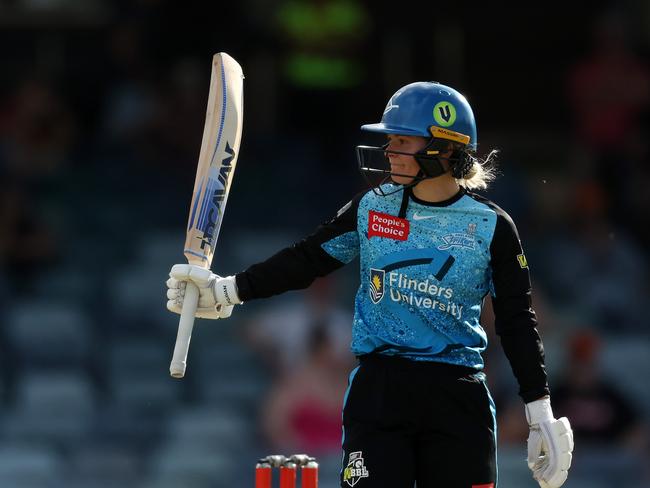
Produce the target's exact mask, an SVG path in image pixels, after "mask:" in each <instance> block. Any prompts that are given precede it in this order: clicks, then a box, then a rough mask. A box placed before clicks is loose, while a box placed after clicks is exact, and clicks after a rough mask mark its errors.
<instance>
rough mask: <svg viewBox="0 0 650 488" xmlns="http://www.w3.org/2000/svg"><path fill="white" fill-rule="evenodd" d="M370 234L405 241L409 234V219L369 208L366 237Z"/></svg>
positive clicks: (369, 236) (370, 235)
mask: <svg viewBox="0 0 650 488" xmlns="http://www.w3.org/2000/svg"><path fill="white" fill-rule="evenodd" d="M372 236H377V237H385V238H387V239H395V240H397V241H405V240H406V239H408V236H409V221H408V220H406V219H401V218H399V217H395V216H393V215H389V214H385V213H381V212H375V211H374V210H370V212H368V239H370V238H371V237H372Z"/></svg>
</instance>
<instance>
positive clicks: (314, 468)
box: [300, 461, 318, 488]
mask: <svg viewBox="0 0 650 488" xmlns="http://www.w3.org/2000/svg"><path fill="white" fill-rule="evenodd" d="M300 477H301V478H302V488H318V464H317V463H316V461H309V462H308V463H307V464H306V465H304V466H303V467H302V468H301V469H300Z"/></svg>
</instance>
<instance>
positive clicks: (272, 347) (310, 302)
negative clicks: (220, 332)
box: [246, 276, 352, 375]
mask: <svg viewBox="0 0 650 488" xmlns="http://www.w3.org/2000/svg"><path fill="white" fill-rule="evenodd" d="M335 280H336V277H332V276H328V277H325V278H319V279H318V280H316V282H315V283H314V284H313V285H312V286H311V287H309V288H308V289H307V290H305V291H304V292H303V296H301V297H300V298H299V299H298V300H297V301H294V302H291V303H289V304H287V305H279V306H277V307H274V308H267V309H265V310H264V312H262V314H261V315H259V316H256V317H254V318H253V319H252V320H251V321H250V322H249V324H248V326H247V327H246V334H247V339H248V341H249V343H250V344H251V346H252V347H253V348H255V349H257V351H258V352H260V354H262V356H263V357H264V359H265V360H266V361H267V363H268V364H270V365H271V367H272V368H273V369H274V370H275V371H276V372H277V373H278V374H280V375H283V374H287V373H288V372H290V371H293V370H294V369H296V368H300V367H301V366H302V365H303V364H304V363H305V361H307V359H308V357H309V355H310V341H312V340H313V337H312V336H313V334H314V331H315V330H320V331H321V333H322V334H325V336H326V340H327V343H328V344H329V347H330V349H331V354H335V355H336V356H337V357H338V358H339V359H340V360H341V361H343V362H345V361H346V360H348V359H349V358H351V353H350V342H351V341H352V312H351V311H348V310H344V309H342V308H340V307H339V306H337V305H336V302H335V300H334V297H333V293H334V287H335V286H336V285H335V283H336V281H335Z"/></svg>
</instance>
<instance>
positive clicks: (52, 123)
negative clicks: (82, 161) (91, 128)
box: [0, 76, 77, 182]
mask: <svg viewBox="0 0 650 488" xmlns="http://www.w3.org/2000/svg"><path fill="white" fill-rule="evenodd" d="M0 110H1V111H2V112H3V113H0V120H2V121H3V124H2V125H3V127H2V128H1V129H2V131H1V132H0V144H1V145H2V146H3V150H2V152H3V156H4V158H5V159H6V160H5V165H6V166H7V168H8V169H9V171H11V172H12V173H14V174H16V175H21V176H23V177H24V178H25V179H28V180H30V181H37V182H38V181H40V180H43V179H47V178H49V177H52V176H54V177H58V176H59V174H58V173H59V172H60V171H61V170H62V169H65V167H66V165H67V164H68V163H69V157H70V153H71V151H72V149H73V147H74V143H75V136H76V132H77V130H76V122H75V117H74V115H73V113H72V111H71V109H70V107H69V106H68V104H67V102H66V101H65V100H64V99H63V97H62V96H61V95H60V93H59V92H58V91H57V90H56V89H55V87H54V86H53V84H51V83H50V82H48V81H47V80H45V79H43V78H38V77H36V76H34V77H31V78H28V79H26V80H24V81H23V82H22V83H20V84H19V85H18V87H17V89H16V90H15V92H14V93H13V94H12V95H11V96H9V97H8V99H7V100H6V101H5V102H4V103H2V104H0Z"/></svg>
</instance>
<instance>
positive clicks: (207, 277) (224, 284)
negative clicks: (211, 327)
mask: <svg viewBox="0 0 650 488" xmlns="http://www.w3.org/2000/svg"><path fill="white" fill-rule="evenodd" d="M169 276H170V278H169V279H168V280H167V309H168V310H170V311H172V312H174V313H177V314H180V313H181V310H182V308H183V300H184V299H185V287H186V286H187V282H188V281H192V282H193V283H194V284H195V285H196V286H197V287H198V289H199V305H198V307H197V309H196V314H195V315H194V316H195V317H198V318H202V319H225V318H228V317H230V315H231V314H232V309H233V306H234V305H237V304H239V303H242V301H241V300H240V299H239V296H238V294H237V284H236V283H235V277H234V276H227V277H225V278H222V277H221V276H218V275H216V274H214V273H213V272H212V271H210V270H209V269H205V268H202V267H200V266H195V265H192V264H175V265H174V266H172V269H171V270H170V272H169Z"/></svg>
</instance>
